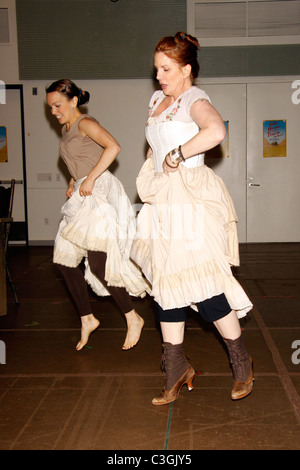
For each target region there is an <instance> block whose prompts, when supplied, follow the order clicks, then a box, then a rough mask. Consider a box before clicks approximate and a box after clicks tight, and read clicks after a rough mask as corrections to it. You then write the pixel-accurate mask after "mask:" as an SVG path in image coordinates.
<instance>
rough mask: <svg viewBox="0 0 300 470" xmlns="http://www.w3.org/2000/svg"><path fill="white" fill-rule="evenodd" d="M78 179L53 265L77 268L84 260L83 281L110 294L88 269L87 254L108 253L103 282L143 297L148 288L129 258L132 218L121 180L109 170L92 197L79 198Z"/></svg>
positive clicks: (64, 211)
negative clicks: (91, 252) (89, 252)
mask: <svg viewBox="0 0 300 470" xmlns="http://www.w3.org/2000/svg"><path fill="white" fill-rule="evenodd" d="M82 181H83V179H82V180H79V181H77V182H76V184H75V188H74V193H73V194H72V196H71V198H70V199H69V200H68V201H67V202H66V203H65V204H64V205H63V207H62V210H61V212H62V215H63V219H62V221H61V223H60V225H59V230H58V233H57V236H56V239H55V245H54V255H53V261H54V263H58V264H62V265H64V266H69V267H76V266H78V265H79V263H80V262H81V261H82V259H83V258H85V279H86V281H87V282H88V283H89V284H90V286H91V288H92V289H93V290H94V292H96V294H98V295H101V296H103V295H109V293H108V291H107V290H106V289H105V287H104V286H103V284H102V283H101V282H100V281H99V280H98V279H97V278H96V277H95V276H94V275H93V273H92V272H91V270H90V267H89V264H88V259H87V252H88V251H104V252H106V253H107V262H106V269H105V279H106V281H107V283H108V285H112V286H116V287H125V288H126V290H127V291H128V292H129V293H130V294H131V295H134V296H140V297H143V296H144V295H145V294H146V292H147V291H149V286H148V283H147V281H146V280H145V279H144V278H143V276H142V273H141V270H140V269H139V268H138V267H137V266H136V265H135V263H134V262H133V261H132V260H131V259H130V251H131V245H132V241H133V238H134V234H135V216H134V213H133V211H132V207H131V204H130V201H129V199H128V197H127V195H126V193H125V190H124V188H123V186H122V184H121V183H120V181H119V180H118V179H117V178H116V177H114V176H113V175H112V174H111V173H110V172H109V171H106V172H105V173H103V174H102V175H101V176H100V177H99V178H98V179H97V180H96V182H95V185H94V188H93V192H92V195H91V196H88V197H81V196H80V195H79V187H80V185H81V183H82Z"/></svg>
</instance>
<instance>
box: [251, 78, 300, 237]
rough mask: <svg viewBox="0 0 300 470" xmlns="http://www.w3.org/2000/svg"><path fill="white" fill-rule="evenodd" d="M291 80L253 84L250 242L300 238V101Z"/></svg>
mask: <svg viewBox="0 0 300 470" xmlns="http://www.w3.org/2000/svg"><path fill="white" fill-rule="evenodd" d="M291 85H292V81H291V82H285V83H258V84H257V83H256V84H248V85H247V181H246V185H247V241H248V242H299V241H300V218H299V203H300V104H298V105H297V104H294V103H293V101H292V93H293V91H294V90H293V89H292V87H291Z"/></svg>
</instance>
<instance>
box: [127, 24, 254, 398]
mask: <svg viewBox="0 0 300 470" xmlns="http://www.w3.org/2000/svg"><path fill="white" fill-rule="evenodd" d="M198 48H199V44H198V41H197V39H196V38H194V37H192V36H190V35H188V34H186V33H183V32H179V33H177V34H176V35H175V36H167V37H164V38H162V39H161V40H160V41H159V42H158V44H157V46H156V48H155V54H154V62H155V68H156V78H157V80H158V82H159V85H160V88H161V89H160V90H159V91H156V92H154V94H153V96H152V98H151V100H150V104H149V116H148V120H147V126H146V138H147V140H148V143H149V150H148V153H147V157H148V158H147V160H146V162H145V163H144V165H143V167H142V169H141V171H140V173H139V176H138V178H137V188H138V193H139V196H140V198H141V200H142V201H143V202H144V203H145V204H144V205H143V208H142V210H141V211H140V213H139V216H138V225H137V235H136V239H135V241H134V243H133V247H132V252H131V256H132V258H133V259H134V260H135V261H136V263H137V264H138V265H139V266H140V267H141V268H142V270H143V272H144V274H145V276H146V277H147V279H148V281H149V282H150V284H151V286H152V290H151V295H152V296H153V297H154V299H155V301H156V304H157V312H158V319H159V322H160V326H161V331H162V337H163V362H164V364H165V371H166V380H165V388H164V391H163V393H162V394H161V395H159V396H158V397H156V398H154V399H153V401H152V403H153V404H154V405H164V404H167V403H170V402H172V401H174V400H176V398H177V397H178V394H179V392H180V389H181V387H182V386H183V385H184V384H187V386H188V388H189V389H190V390H191V389H192V388H193V386H192V381H193V377H194V374H195V371H194V369H193V368H192V366H191V365H189V364H188V363H187V362H186V359H185V356H184V349H183V342H184V330H185V321H186V315H187V308H188V307H192V308H193V309H195V310H197V311H198V312H199V313H200V315H201V316H202V317H203V318H204V319H205V320H206V321H208V322H212V323H213V324H214V325H215V326H216V328H217V330H218V331H219V333H220V335H221V336H222V338H223V340H224V342H225V344H226V346H227V348H228V351H229V356H230V361H231V363H232V367H233V372H234V386H233V390H232V394H231V397H232V399H233V400H237V399H240V398H243V397H245V396H247V395H248V394H249V393H250V392H251V390H252V384H253V371H252V360H251V358H250V357H249V355H248V353H247V352H246V350H245V348H244V345H243V341H242V337H241V328H240V323H239V318H241V317H243V316H245V315H246V313H247V312H248V311H249V310H251V308H252V304H251V302H250V300H249V299H248V297H247V295H246V294H245V292H244V290H243V289H242V287H241V286H240V284H239V283H238V282H237V280H236V279H235V278H234V277H233V275H232V272H231V265H238V264H239V254H238V239H237V231H236V222H237V216H236V212H235V209H234V206H233V202H232V200H231V197H230V195H229V193H228V191H227V189H226V187H225V184H224V183H223V181H222V180H221V179H220V178H219V177H218V176H217V175H216V174H215V173H214V172H213V171H212V170H211V169H210V168H208V167H207V166H206V165H205V164H204V153H205V152H206V151H207V150H209V149H211V148H213V147H215V146H216V145H218V144H219V143H220V142H222V140H223V139H224V138H225V136H226V130H225V126H224V123H223V120H222V118H221V116H220V114H219V113H218V112H217V110H216V109H215V108H214V107H213V106H212V104H211V102H210V99H209V97H208V96H207V94H206V93H205V92H204V91H203V90H201V89H200V88H198V87H196V86H194V85H193V81H194V79H195V78H196V77H197V76H198V72H199V64H198V60H197V52H198Z"/></svg>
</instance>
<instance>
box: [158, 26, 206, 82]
mask: <svg viewBox="0 0 300 470" xmlns="http://www.w3.org/2000/svg"><path fill="white" fill-rule="evenodd" d="M198 49H199V42H198V39H197V38H194V37H193V36H191V35H190V34H186V33H184V32H178V33H176V34H175V36H165V37H164V38H162V39H161V40H160V41H159V42H158V43H157V45H156V47H155V50H154V53H156V52H163V53H164V54H166V56H168V57H169V58H170V59H173V60H175V61H176V62H177V63H178V64H179V65H180V66H181V67H184V66H185V65H188V64H190V66H191V75H192V78H193V79H195V78H197V77H198V73H199V63H198V58H197V53H198Z"/></svg>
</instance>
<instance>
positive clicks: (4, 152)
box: [0, 126, 8, 162]
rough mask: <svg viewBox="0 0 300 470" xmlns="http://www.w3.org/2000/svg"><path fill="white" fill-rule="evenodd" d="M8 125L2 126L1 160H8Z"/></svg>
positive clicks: (0, 136)
mask: <svg viewBox="0 0 300 470" xmlns="http://www.w3.org/2000/svg"><path fill="white" fill-rule="evenodd" d="M7 161H8V157H7V142H6V127H4V126H0V162H7Z"/></svg>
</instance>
